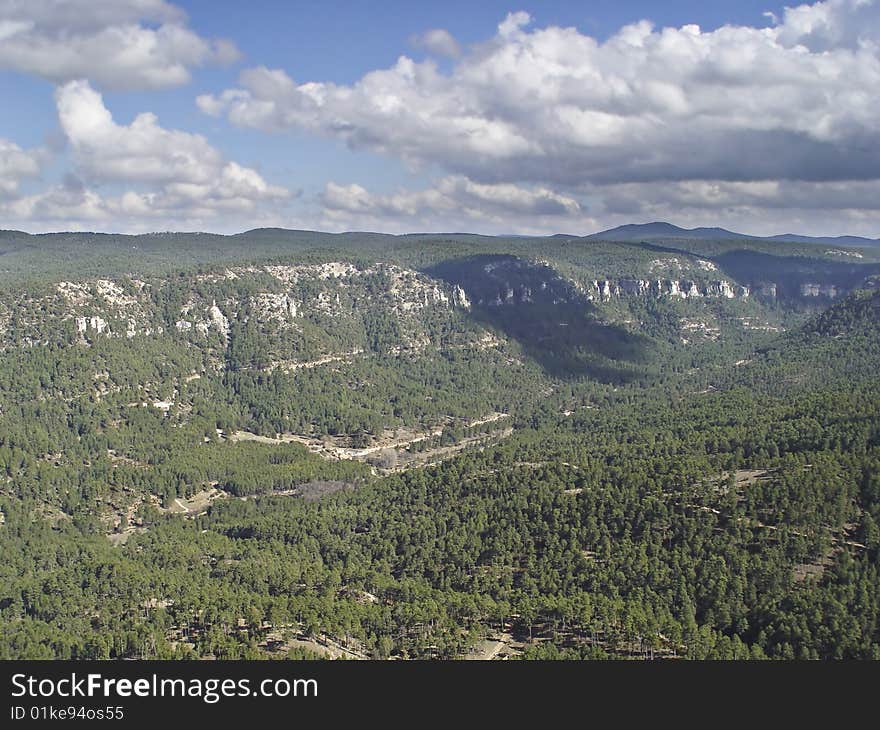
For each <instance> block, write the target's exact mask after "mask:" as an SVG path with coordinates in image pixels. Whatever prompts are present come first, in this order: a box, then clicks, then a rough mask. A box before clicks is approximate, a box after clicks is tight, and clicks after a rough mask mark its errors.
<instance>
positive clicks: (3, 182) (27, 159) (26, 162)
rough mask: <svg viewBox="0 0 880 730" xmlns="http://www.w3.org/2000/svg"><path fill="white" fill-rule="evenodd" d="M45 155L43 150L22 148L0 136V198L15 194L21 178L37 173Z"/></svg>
mask: <svg viewBox="0 0 880 730" xmlns="http://www.w3.org/2000/svg"><path fill="white" fill-rule="evenodd" d="M47 157H48V155H47V153H46V151H45V150H42V149H38V150H23V149H22V148H21V147H19V146H18V145H17V144H15V143H14V142H10V141H9V140H6V139H2V138H0V198H3V197H6V196H11V195H15V194H16V193H17V192H18V189H19V185H20V183H21V181H22V180H24V179H26V178H29V177H36V176H37V175H39V173H40V169H41V167H42V165H43V163H44V162H45V161H46V159H47Z"/></svg>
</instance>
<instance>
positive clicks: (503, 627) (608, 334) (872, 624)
mask: <svg viewBox="0 0 880 730" xmlns="http://www.w3.org/2000/svg"><path fill="white" fill-rule="evenodd" d="M247 236H249V238H248V239H247V240H248V242H249V243H250V244H251V245H250V246H248V247H246V248H245V247H240V246H241V239H239V240H238V241H237V243H236V247H233V246H232V245H231V244H230V242H229V240H228V239H227V238H225V237H220V236H191V237H180V236H171V235H168V236H162V235H156V236H151V237H137V238H130V237H103V236H92V237H89V236H86V235H65V236H59V237H56V238H52V237H42V238H40V239H39V240H40V243H39V244H38V243H37V241H35V240H33V238H32V237H27V236H24V235H23V234H15V233H8V232H7V233H2V234H0V248H3V249H4V251H5V253H4V254H3V255H2V257H0V261H2V262H4V263H3V271H2V272H0V278H2V279H3V281H4V282H5V283H6V284H7V286H6V287H5V288H4V290H3V293H2V294H0V325H2V327H0V329H2V336H0V515H2V517H0V550H2V555H3V557H4V560H3V561H2V564H0V636H2V639H0V658H53V657H59V658H186V657H204V656H215V657H218V658H239V657H240V658H266V657H274V658H307V657H314V656H351V657H366V658H387V657H389V656H394V657H400V658H453V657H459V656H463V655H466V654H467V653H468V652H470V651H472V650H474V647H477V646H478V645H479V644H480V643H481V642H482V641H483V640H485V639H487V638H492V639H495V640H497V641H498V642H500V644H502V645H503V646H504V650H503V653H504V654H506V655H511V656H517V657H523V658H527V659H529V658H541V659H548V658H549V659H594V658H595V659H598V658H668V657H687V658H725V659H727V658H730V659H745V658H783V659H784V658H796V659H813V658H860V659H878V658H880V527H878V524H880V381H878V379H877V368H878V365H880V290H878V289H877V288H876V287H873V288H872V284H873V282H874V281H875V280H874V279H873V278H872V277H876V274H877V270H876V264H875V263H873V262H872V261H870V260H869V259H868V258H866V259H865V260H864V261H862V262H861V263H859V262H849V261H848V262H847V263H845V264H843V263H840V262H839V261H837V259H835V258H834V257H829V256H826V255H825V254H824V253H823V251H824V249H823V248H821V247H820V249H821V250H818V251H817V249H813V250H812V252H810V251H806V252H803V251H799V250H798V251H794V249H793V248H787V249H786V254H787V256H786V257H778V259H774V260H773V261H770V262H768V261H767V258H768V256H769V254H768V251H767V250H765V249H766V248H767V246H768V244H761V245H758V244H754V245H753V244H751V243H748V242H745V243H743V242H736V243H735V244H734V243H725V244H713V243H712V242H696V241H692V242H688V243H687V246H686V247H685V244H682V248H674V249H668V250H667V249H663V250H661V249H660V248H659V247H657V246H652V245H648V244H630V243H605V242H600V241H586V240H582V239H569V238H565V237H559V238H553V239H543V240H531V239H514V240H504V239H489V238H481V237H477V236H448V237H424V236H423V237H418V236H413V237H389V236H366V235H360V236H359V235H356V234H351V235H346V236H340V237H333V236H327V235H324V234H312V233H308V232H273V231H257V232H252V233H251V234H247ZM45 246H50V247H55V249H56V250H57V251H63V252H66V253H69V254H70V256H71V260H70V261H69V262H65V264H66V266H65V270H64V271H61V270H60V269H59V270H53V269H52V265H49V264H43V263H42V262H43V261H45V258H42V259H41V257H40V249H41V248H44V247H45ZM132 246H137V249H136V250H134V253H132V251H133V249H132ZM701 246H702V249H701V248H700V247H701ZM771 250H772V249H771ZM241 251H245V252H246V253H241ZM788 254H792V256H794V255H795V254H796V255H797V256H801V257H803V261H801V262H800V263H798V265H793V264H791V258H792V256H788ZM102 260H103V263H102ZM768 276H772V277H775V279H773V281H774V282H775V283H777V284H778V289H779V295H778V297H776V298H772V297H769V296H760V295H758V294H753V295H752V296H749V297H744V296H732V297H727V296H702V297H689V298H680V297H677V296H665V295H660V294H656V295H655V294H652V293H651V291H650V290H645V291H641V290H639V291H635V292H630V293H627V292H625V291H624V292H622V293H616V294H614V295H613V296H609V297H605V296H602V295H601V293H599V292H598V290H596V289H594V288H591V287H592V282H594V281H596V280H606V279H608V280H619V279H624V278H625V279H628V280H629V279H644V280H647V281H654V280H658V279H664V280H666V279H669V280H673V281H679V280H681V281H688V282H697V283H698V284H700V285H701V286H703V287H704V288H705V287H706V286H709V285H710V284H711V282H712V281H717V280H722V281H725V282H729V283H730V286H731V287H734V286H736V285H742V286H749V287H753V286H756V283H757V282H758V281H759V280H764V279H766V278H767V277H768ZM823 277H824V278H823ZM776 279H778V281H776ZM62 282H63V283H62ZM804 283H814V284H816V285H817V286H819V285H821V286H825V287H828V286H834V287H836V288H837V289H839V290H840V291H841V292H846V296H843V294H841V296H840V297H839V298H838V299H837V300H836V301H835V302H834V303H831V301H830V299H829V298H828V297H827V296H813V295H810V296H806V297H805V296H801V295H800V294H799V292H800V288H801V286H802V285H803V284H804ZM462 295H464V296H462Z"/></svg>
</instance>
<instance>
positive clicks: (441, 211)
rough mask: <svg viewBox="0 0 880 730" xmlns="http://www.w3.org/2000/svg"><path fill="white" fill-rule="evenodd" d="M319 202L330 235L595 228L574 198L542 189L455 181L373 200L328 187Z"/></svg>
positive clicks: (352, 189) (355, 188) (354, 187)
mask: <svg viewBox="0 0 880 730" xmlns="http://www.w3.org/2000/svg"><path fill="white" fill-rule="evenodd" d="M320 202H321V204H322V206H323V221H322V223H323V225H324V226H326V227H328V228H331V229H333V230H354V229H361V230H363V229H375V228H381V229H382V230H388V231H394V232H407V231H415V230H419V231H425V230H447V231H449V230H461V229H462V228H463V227H465V228H467V230H474V231H479V232H485V233H511V232H545V231H547V230H554V231H555V230H559V229H560V226H561V227H563V228H565V227H566V226H581V227H583V226H594V225H595V220H594V219H592V218H590V217H589V216H588V215H587V213H586V211H584V210H582V208H581V205H580V203H578V201H577V200H575V199H574V198H571V197H568V196H565V195H559V194H557V193H554V192H553V191H551V190H548V189H547V188H543V187H537V188H526V187H521V186H517V185H512V184H509V183H501V184H482V183H475V182H473V181H472V180H469V179H468V178H466V177H463V176H460V175H451V176H447V177H445V178H442V179H440V180H438V181H437V182H436V183H435V185H434V186H432V187H430V188H426V189H424V190H418V191H408V190H399V191H397V192H395V193H391V194H385V195H381V194H376V193H372V192H370V191H368V190H367V189H366V188H364V187H363V186H361V185H358V184H350V185H339V184H337V183H334V182H329V183H327V185H326V187H325V189H324V193H323V194H322V195H321V199H320Z"/></svg>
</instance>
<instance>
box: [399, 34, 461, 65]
mask: <svg viewBox="0 0 880 730" xmlns="http://www.w3.org/2000/svg"><path fill="white" fill-rule="evenodd" d="M410 42H411V43H412V45H413V46H415V47H416V48H422V49H424V50H425V51H427V52H428V53H432V54H434V55H435V56H445V57H447V58H458V57H459V56H460V55H461V47H460V46H459V45H458V41H456V40H455V38H454V37H453V36H452V34H451V33H450V32H449V31H448V30H444V29H443V28H433V29H432V30H428V31H425V32H424V33H422V34H421V35H416V36H413V37H412V38H411V39H410Z"/></svg>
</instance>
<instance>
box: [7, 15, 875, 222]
mask: <svg viewBox="0 0 880 730" xmlns="http://www.w3.org/2000/svg"><path fill="white" fill-rule="evenodd" d="M878 4H880V0H878V1H875V0H825V1H824V2H816V3H812V4H805V5H801V6H796V7H795V8H794V9H790V10H788V11H786V9H785V5H784V4H783V3H773V2H767V1H766V0H757V1H756V0H740V1H739V2H713V3H704V2H688V1H685V0H674V1H669V2H663V3H657V2H626V1H621V0H618V1H616V2H612V1H608V0H594V1H593V2H562V1H557V2H531V3H518V4H511V3H510V2H496V1H495V0H487V1H486V2H483V3H480V4H474V3H471V2H468V3H466V2H459V1H458V0H453V1H451V2H444V3H421V2H420V3H413V2H398V1H397V0H394V1H392V2H384V3H381V4H377V3H374V2H358V1H348V2H333V3H328V2H326V1H325V2H314V1H312V0H309V1H305V2H283V1H281V0H255V1H254V2H249V3H244V2H222V1H218V0H213V1H212V2H209V1H208V0H190V1H189V2H183V1H180V2H170V1H169V0H88V1H87V0H34V2H31V3H25V4H21V3H17V2H14V1H13V0H0V94H2V95H3V98H4V99H6V100H7V103H6V104H4V113H3V114H2V115H0V228H2V227H5V228H9V227H16V228H23V229H26V230H33V231H44V230H68V229H87V230H125V231H146V230H169V229H173V230H196V229H197V230H214V231H222V232H230V231H237V230H243V229H247V228H251V227H255V226H259V225H280V226H287V227H308V228H321V229H327V230H364V229H369V230H386V231H391V232H405V231H408V230H473V231H479V232H487V233H499V232H511V233H553V232H555V231H566V232H583V233H588V232H593V231H595V230H599V229H601V228H604V227H610V226H612V225H617V224H620V223H624V222H640V221H647V220H655V219H661V218H662V219H668V220H670V221H672V222H674V223H678V224H680V225H685V226H691V225H725V226H728V227H732V228H738V229H741V230H746V231H749V232H754V233H781V232H786V231H790V230H797V231H799V232H804V233H817V234H819V233H821V234H831V233H856V234H862V235H871V236H878V235H880V212H878V207H880V206H878V203H877V202H876V201H877V200H880V183H878V179H877V178H878V177H880V172H877V171H878V170H880V164H878V163H880V159H878V158H880V144H878V142H880V121H878V119H880V114H878V111H880V108H878V101H877V100H876V99H875V98H874V97H875V96H876V95H875V94H871V93H869V91H868V90H869V89H871V88H877V86H876V83H880V54H878V41H880V9H878ZM644 21H650V23H649V24H646V23H645V22H644ZM401 59H403V60H401Z"/></svg>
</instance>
